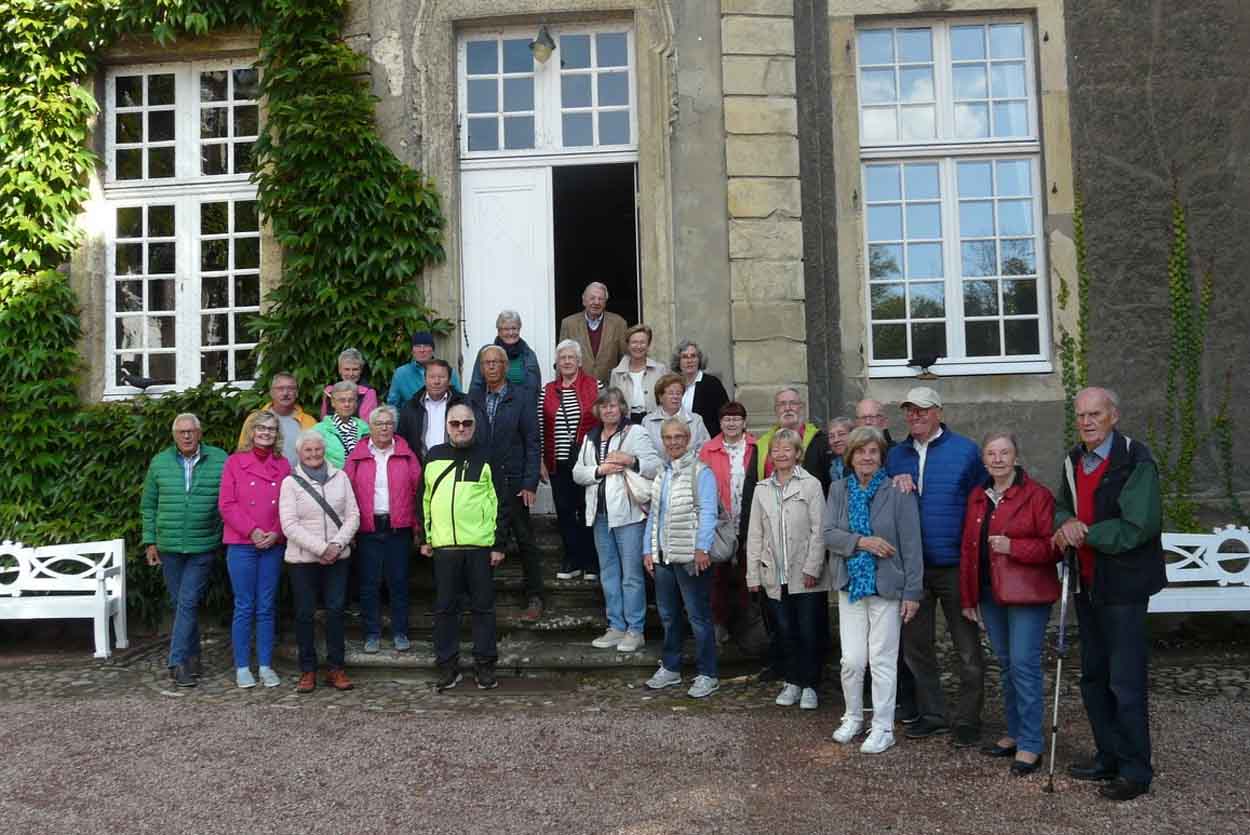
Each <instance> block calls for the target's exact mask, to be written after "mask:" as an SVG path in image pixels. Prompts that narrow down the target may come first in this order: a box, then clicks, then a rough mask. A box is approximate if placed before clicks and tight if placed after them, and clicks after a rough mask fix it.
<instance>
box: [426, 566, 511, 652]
mask: <svg viewBox="0 0 1250 835" xmlns="http://www.w3.org/2000/svg"><path fill="white" fill-rule="evenodd" d="M465 592H468V595H469V611H470V612H471V613H472V615H473V660H474V661H476V662H477V663H479V664H493V663H495V660H496V659H497V658H498V656H499V652H498V650H497V649H496V643H495V578H494V569H493V568H492V567H491V564H490V549H489V548H435V549H434V660H435V661H436V662H437V663H438V665H439V666H440V667H442V666H445V665H451V664H458V663H459V662H460V597H461V595H462V594H464V593H465Z"/></svg>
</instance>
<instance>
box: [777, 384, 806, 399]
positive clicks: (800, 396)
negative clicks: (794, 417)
mask: <svg viewBox="0 0 1250 835" xmlns="http://www.w3.org/2000/svg"><path fill="white" fill-rule="evenodd" d="M787 391H788V392H790V393H791V394H793V395H794V396H795V397H797V398H798V399H799V400H802V399H803V392H801V391H799V390H798V389H797V388H795V387H794V386H784V387H782V388H779V389H777V391H776V393H775V394H773V402H774V403H776V402H777V398H778V397H780V396H781V395H783V394H785V393H786V392H787Z"/></svg>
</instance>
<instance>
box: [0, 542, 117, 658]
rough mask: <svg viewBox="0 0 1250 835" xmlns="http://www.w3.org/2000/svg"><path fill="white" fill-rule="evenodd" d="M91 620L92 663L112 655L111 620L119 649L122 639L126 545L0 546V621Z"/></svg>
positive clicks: (8, 544) (6, 543)
mask: <svg viewBox="0 0 1250 835" xmlns="http://www.w3.org/2000/svg"><path fill="white" fill-rule="evenodd" d="M51 618H91V619H92V620H93V621H95V657H96V658H108V657H109V656H110V655H111V654H112V648H111V646H110V642H109V619H110V618H111V619H112V621H113V630H114V632H115V633H116V635H117V648H118V649H125V648H126V647H128V646H130V642H129V640H128V639H127V636H126V543H125V542H124V541H122V540H120V539H114V540H111V541H108V542H79V543H75V544H72V545H50V546H48V547H46V548H29V547H27V546H25V545H22V544H21V543H18V542H7V541H6V542H3V543H0V620H45V619H51Z"/></svg>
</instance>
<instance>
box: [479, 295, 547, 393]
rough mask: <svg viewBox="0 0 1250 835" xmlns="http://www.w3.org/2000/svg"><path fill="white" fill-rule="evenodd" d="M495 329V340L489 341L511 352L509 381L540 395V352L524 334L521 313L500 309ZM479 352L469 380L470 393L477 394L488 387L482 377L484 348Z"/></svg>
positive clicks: (541, 378)
mask: <svg viewBox="0 0 1250 835" xmlns="http://www.w3.org/2000/svg"><path fill="white" fill-rule="evenodd" d="M495 333H496V334H497V336H496V337H495V341H494V342H492V343H490V344H492V345H498V346H499V347H500V348H502V349H503V351H504V353H505V354H507V355H508V372H507V380H508V385H512V386H517V387H524V388H525V389H527V390H528V391H529V392H530V396H531V397H538V391H539V389H541V388H542V381H543V375H542V371H540V370H539V367H538V355H537V354H535V353H534V349H533V348H531V347H530V346H529V343H527V342H526V341H525V340H524V339H522V338H521V314H520V313H517V312H516V311H515V310H501V311H500V312H499V315H498V316H496V317H495ZM485 347H486V346H485V345H483V346H482V348H485ZM477 356H478V361H477V362H475V363H474V364H473V379H472V380H471V381H470V383H469V393H470V394H476V393H478V392H480V391H482V390H483V389H485V387H486V382H485V380H484V379H483V377H482V365H481V359H482V352H481V350H479V351H478V352H477Z"/></svg>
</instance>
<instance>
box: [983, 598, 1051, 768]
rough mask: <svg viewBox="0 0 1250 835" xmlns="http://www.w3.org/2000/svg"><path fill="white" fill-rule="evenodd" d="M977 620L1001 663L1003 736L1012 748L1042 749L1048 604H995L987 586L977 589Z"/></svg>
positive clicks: (1040, 751)
mask: <svg viewBox="0 0 1250 835" xmlns="http://www.w3.org/2000/svg"><path fill="white" fill-rule="evenodd" d="M981 620H983V621H984V622H985V630H986V631H987V632H989V634H990V646H992V647H993V648H994V654H995V655H997V656H998V665H999V666H1000V667H1002V669H1003V674H1002V686H1003V709H1004V711H1005V712H1006V714H1007V736H1009V737H1011V738H1012V739H1014V740H1015V741H1016V748H1018V749H1019V750H1021V751H1027V752H1028V753H1030V754H1040V753H1042V714H1043V713H1044V712H1045V709H1046V704H1045V702H1046V695H1045V692H1044V690H1045V683H1044V682H1043V680H1042V679H1043V677H1042V648H1043V643H1044V642H1045V640H1046V622H1047V621H1048V620H1050V605H1049V604H1046V605H1040V606H999V605H998V604H997V603H995V602H994V595H993V594H992V593H991V592H990V590H989V589H982V590H981Z"/></svg>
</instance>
